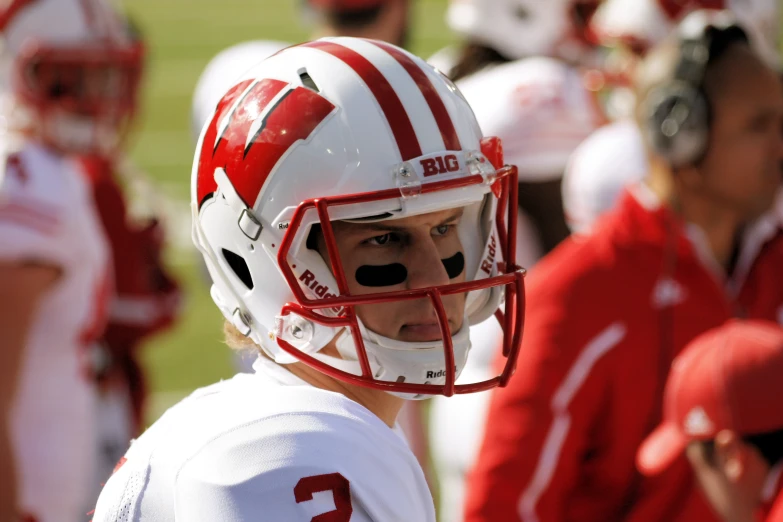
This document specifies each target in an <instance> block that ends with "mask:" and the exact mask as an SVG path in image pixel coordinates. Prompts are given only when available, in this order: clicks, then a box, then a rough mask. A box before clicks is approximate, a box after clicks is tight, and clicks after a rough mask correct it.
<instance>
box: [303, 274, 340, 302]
mask: <svg viewBox="0 0 783 522" xmlns="http://www.w3.org/2000/svg"><path fill="white" fill-rule="evenodd" d="M299 280H300V281H301V282H303V283H304V284H305V286H307V288H309V289H310V290H312V291H313V293H315V295H317V296H318V297H320V298H322V299H329V298H330V297H337V296H336V295H334V294H331V293H329V292H327V290H329V287H328V286H326V285H322V284H321V283H319V282H318V280H317V279H316V278H315V274H313V273H312V272H310V271H309V270H305V271H304V273H303V274H302V275H300V276H299Z"/></svg>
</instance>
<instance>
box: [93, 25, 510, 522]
mask: <svg viewBox="0 0 783 522" xmlns="http://www.w3.org/2000/svg"><path fill="white" fill-rule="evenodd" d="M191 179H192V184H191V187H192V188H191V204H192V209H193V238H194V242H195V243H196V245H197V246H198V248H199V250H200V251H201V252H202V254H203V255H204V259H205V262H206V265H207V267H208V269H209V272H210V274H211V276H212V280H213V286H212V291H211V295H212V298H213V300H214V301H215V303H216V305H217V307H218V308H219V309H220V311H221V312H222V314H223V316H224V317H225V318H226V321H227V328H226V329H227V332H228V339H229V342H230V344H232V345H234V346H247V345H251V346H254V347H255V349H256V350H257V351H258V358H257V360H256V362H255V365H254V369H255V373H253V374H242V373H241V374H238V375H237V376H235V377H234V378H233V379H231V380H228V381H223V382H221V383H218V384H215V385H213V386H210V387H207V388H204V389H201V390H199V391H196V392H195V393H194V394H193V395H191V396H190V397H189V398H187V399H185V400H184V401H182V402H181V403H179V404H178V405H176V406H174V407H173V408H172V409H170V410H169V411H168V412H167V413H166V414H165V415H164V416H163V417H162V418H161V419H160V420H158V422H157V423H155V424H154V425H153V426H152V427H151V428H150V429H149V430H148V431H147V432H146V433H145V434H144V435H142V436H141V437H140V438H139V439H137V440H136V441H135V442H134V443H133V444H132V445H131V448H130V450H129V451H128V453H127V454H126V455H125V457H124V458H123V460H122V461H121V462H120V464H119V465H118V468H117V471H116V472H115V474H114V475H113V476H112V478H111V479H110V480H109V482H108V483H107V484H106V487H105V489H104V491H103V493H102V494H101V497H100V499H99V501H98V506H97V509H96V512H95V516H94V520H95V521H96V522H105V521H115V520H128V521H147V520H156V521H165V520H172V521H173V520H175V519H176V520H189V521H199V520H203V521H207V520H209V521H212V520H223V521H229V522H230V521H235V520H236V521H238V520H249V519H253V518H257V517H259V516H263V517H264V518H266V519H269V520H286V521H290V522H297V521H305V522H307V521H310V520H326V519H329V520H335V521H337V520H341V521H347V520H349V519H350V520H352V521H354V522H357V521H370V520H376V521H377V520H415V521H430V522H434V520H435V510H434V506H433V502H432V498H431V496H430V493H429V489H428V487H427V484H426V482H425V478H424V475H423V473H422V470H421V468H420V466H419V464H418V462H417V460H416V458H415V457H414V455H413V454H412V452H411V451H410V449H409V448H408V446H407V443H406V442H405V441H404V439H403V438H402V436H401V434H400V432H399V429H398V427H397V423H396V418H397V414H398V412H399V410H400V409H401V407H402V405H403V403H404V402H405V400H406V399H421V398H424V397H428V396H430V395H433V394H443V395H447V396H450V395H453V394H455V393H458V394H459V393H470V392H477V391H481V390H485V389H489V388H492V387H495V386H498V385H501V386H502V385H505V384H506V383H507V382H508V379H509V378H510V377H511V373H512V371H513V367H514V365H515V362H516V357H517V349H518V346H519V342H520V341H521V337H520V336H521V325H522V319H523V314H524V311H523V307H524V303H523V293H524V288H523V285H522V282H523V270H522V269H520V268H519V267H518V266H517V265H516V263H515V256H514V246H515V245H514V243H515V235H516V231H515V228H516V227H515V223H516V222H515V219H514V218H515V216H516V212H517V209H516V183H517V180H516V169H515V168H514V167H510V166H503V163H502V152H501V146H500V142H499V140H498V139H497V138H482V134H481V131H480V129H479V126H478V123H477V122H476V119H475V117H474V116H473V112H472V111H471V109H470V107H469V106H468V104H467V103H466V102H465V100H464V99H463V98H462V96H461V95H460V94H459V91H458V90H457V89H456V87H455V86H454V85H453V84H452V83H451V82H450V81H449V80H448V79H447V78H446V77H444V76H443V75H441V74H440V73H438V72H437V71H436V70H435V69H434V68H432V67H431V66H429V65H427V64H426V63H425V62H424V61H423V60H421V59H419V58H416V57H414V56H412V55H410V54H409V53H407V52H405V51H403V50H402V49H400V48H398V47H395V46H393V45H390V44H386V43H383V42H380V41H377V40H363V39H355V38H325V39H321V40H317V41H314V42H310V43H306V44H302V45H298V46H295V47H291V48H288V49H285V50H283V51H281V52H280V53H277V54H276V55H274V56H272V57H270V58H269V59H267V60H265V61H264V62H263V63H261V64H260V65H258V66H257V67H255V68H253V69H251V71H249V72H248V74H247V75H246V77H244V78H243V79H240V81H238V83H236V84H235V85H234V86H233V87H232V88H231V89H230V90H229V91H228V92H227V93H226V94H225V95H224V96H223V98H222V99H221V100H220V102H219V103H218V105H217V108H216V111H215V112H214V114H213V115H212V116H211V117H210V119H209V122H208V124H207V125H205V127H204V129H203V131H202V133H201V136H200V139H199V144H198V146H197V150H196V155H195V159H194V165H193V171H192V176H191ZM508 216H511V218H512V219H510V220H509V219H508ZM501 299H504V302H505V304H504V305H503V307H502V310H500V309H499V304H500V302H501ZM493 315H495V316H496V317H498V318H499V319H500V322H501V323H502V325H503V326H502V330H503V348H502V350H503V353H504V354H505V355H506V356H507V358H506V361H507V362H506V364H505V365H504V367H503V369H502V371H500V372H499V375H496V376H494V377H493V378H490V379H487V380H484V381H481V382H473V383H471V382H465V380H464V379H461V378H460V373H461V371H462V369H463V368H464V366H465V361H466V359H467V358H468V352H469V349H470V336H469V335H470V334H469V332H470V330H469V325H470V324H475V323H480V322H482V321H484V320H494V319H492V316H493ZM458 379H459V380H458Z"/></svg>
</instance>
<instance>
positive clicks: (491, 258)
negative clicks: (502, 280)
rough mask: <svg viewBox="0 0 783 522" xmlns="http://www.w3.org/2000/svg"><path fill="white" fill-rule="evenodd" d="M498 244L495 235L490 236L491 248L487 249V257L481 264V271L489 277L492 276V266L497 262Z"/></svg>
mask: <svg viewBox="0 0 783 522" xmlns="http://www.w3.org/2000/svg"><path fill="white" fill-rule="evenodd" d="M496 247H497V242H496V241H495V236H494V234H493V235H492V236H490V240H489V247H487V250H488V252H487V257H486V259H484V260H483V261H482V262H481V270H483V271H484V272H486V274H487V275H492V264H493V263H494V262H495V248H496Z"/></svg>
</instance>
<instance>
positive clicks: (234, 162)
mask: <svg viewBox="0 0 783 522" xmlns="http://www.w3.org/2000/svg"><path fill="white" fill-rule="evenodd" d="M332 110H334V105H333V104H332V103H331V102H330V101H329V100H327V99H326V98H324V97H323V96H321V95H319V94H318V93H316V92H314V91H311V90H310V89H306V88H304V87H293V86H292V85H291V84H289V83H286V82H283V81H280V80H274V79H269V78H266V79H263V80H261V81H253V80H246V81H244V82H241V83H239V84H237V85H236V86H234V88H232V89H231V90H230V91H229V92H228V93H227V94H226V95H225V96H224V97H223V99H222V100H221V101H220V103H219V104H218V108H217V110H216V111H215V115H214V117H213V118H212V121H211V122H210V123H209V127H208V128H207V131H206V133H205V134H204V141H203V143H204V146H202V148H201V156H200V157H199V165H198V181H197V194H198V201H199V205H202V204H203V203H204V200H205V199H207V198H208V197H209V196H210V195H211V194H212V193H213V192H215V190H216V189H217V183H216V182H215V180H214V173H215V169H218V168H222V169H224V170H225V171H226V175H227V176H228V178H229V179H230V180H231V184H232V185H233V186H234V189H235V190H236V192H237V194H239V196H240V197H241V198H242V200H243V201H244V202H245V204H246V205H248V206H249V207H252V206H253V205H254V203H255V201H256V198H257V197H258V194H259V192H261V188H262V187H263V186H264V182H265V181H266V179H267V177H268V176H269V174H270V173H271V172H272V170H273V169H274V167H275V165H277V163H278V162H279V161H280V159H281V158H282V157H283V156H284V155H285V154H286V152H288V150H289V149H291V147H293V145H294V144H295V143H297V142H299V141H302V140H306V139H307V138H308V137H309V136H310V135H311V134H312V133H313V131H314V130H315V128H316V127H318V125H319V124H320V123H321V122H322V121H324V120H325V119H326V117H327V116H328V115H329V114H330V113H331V112H332ZM291 114H295V115H296V117H291V116H290V115H291ZM210 145H212V146H210ZM240 151H241V152H240Z"/></svg>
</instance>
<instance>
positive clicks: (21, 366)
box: [0, 0, 136, 522]
mask: <svg viewBox="0 0 783 522" xmlns="http://www.w3.org/2000/svg"><path fill="white" fill-rule="evenodd" d="M120 25H121V22H120V20H119V18H118V17H117V16H116V14H115V13H114V12H113V11H112V10H111V9H110V8H109V7H108V6H107V5H106V4H104V3H103V2H101V1H98V0H90V1H81V0H38V1H35V2H29V1H24V0H12V1H11V2H6V4H5V6H4V7H3V9H2V11H0V28H1V29H2V40H3V42H2V68H3V71H2V79H3V85H2V104H3V106H2V123H3V132H2V137H1V138H0V159H1V162H0V164H1V165H2V170H1V172H2V175H0V332H2V334H1V335H0V358H1V359H0V402H2V408H0V411H1V412H2V413H1V414H0V484H2V487H1V488H0V520H35V521H38V522H48V521H52V522H54V521H74V522H75V521H78V520H83V519H84V513H85V511H84V507H85V505H87V503H88V502H89V499H88V497H89V494H90V491H91V483H92V481H93V480H94V475H93V473H94V462H95V458H94V455H95V452H94V448H95V437H94V432H95V409H94V398H95V389H94V381H93V377H92V375H91V372H90V369H91V366H92V365H91V360H90V359H91V354H92V346H93V344H94V342H95V340H96V339H97V338H98V336H99V335H100V334H101V331H102V329H103V324H104V320H103V318H104V315H105V308H106V303H107V300H108V297H109V293H110V290H111V284H110V278H109V268H108V264H107V248H106V245H105V239H104V237H103V235H102V231H101V228H100V223H99V220H98V217H97V215H96V212H95V209H94V207H93V202H92V199H91V194H90V190H89V187H88V186H87V184H86V180H85V179H84V174H83V172H81V169H80V167H79V165H77V164H76V163H75V162H72V161H71V160H69V157H70V156H71V155H76V154H87V153H93V152H101V153H106V152H107V151H110V150H112V149H113V148H114V147H115V146H116V144H117V142H118V139H119V136H118V135H117V133H116V132H115V129H117V128H119V127H120V126H121V124H120V122H122V121H123V120H124V119H125V118H126V117H127V115H128V113H129V111H130V110H131V106H130V103H129V101H128V100H129V99H130V96H129V94H130V93H131V92H132V90H133V85H134V83H135V78H136V76H135V74H136V73H135V69H134V67H133V65H132V64H133V62H134V60H135V54H134V50H133V47H132V46H131V45H129V42H128V41H127V40H126V39H125V38H124V36H125V33H124V31H123V30H122V28H121V27H120Z"/></svg>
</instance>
